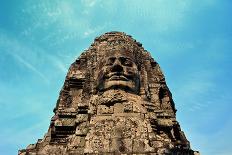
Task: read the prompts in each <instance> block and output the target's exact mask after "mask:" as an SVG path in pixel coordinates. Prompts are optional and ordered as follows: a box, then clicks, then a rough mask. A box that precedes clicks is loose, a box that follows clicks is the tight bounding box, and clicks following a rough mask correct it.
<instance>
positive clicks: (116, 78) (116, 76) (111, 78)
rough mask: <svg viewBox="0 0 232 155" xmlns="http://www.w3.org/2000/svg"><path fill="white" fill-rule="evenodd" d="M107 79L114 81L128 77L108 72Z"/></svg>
mask: <svg viewBox="0 0 232 155" xmlns="http://www.w3.org/2000/svg"><path fill="white" fill-rule="evenodd" d="M107 79H108V80H115V81H128V78H127V77H126V76H125V75H124V74H108V76H107Z"/></svg>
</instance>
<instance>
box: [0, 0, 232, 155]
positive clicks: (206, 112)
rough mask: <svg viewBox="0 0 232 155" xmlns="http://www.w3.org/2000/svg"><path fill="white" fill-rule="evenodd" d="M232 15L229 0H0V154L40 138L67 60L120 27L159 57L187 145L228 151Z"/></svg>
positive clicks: (218, 153) (222, 154)
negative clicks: (95, 40)
mask: <svg viewBox="0 0 232 155" xmlns="http://www.w3.org/2000/svg"><path fill="white" fill-rule="evenodd" d="M231 16H232V1H231V0H150V1H149V0H63V1H62V0H50V1H49V0H43V1H34V0H23V1H19V0H15V1H13V0H5V1H1V5H0V70H1V71H0V109H1V113H0V115H1V116H0V124H1V128H0V154H3V155H11V154H17V151H18V149H22V148H25V147H26V146H27V145H28V144H30V143H35V142H36V141H37V139H39V138H42V137H43V135H44V134H45V133H46V131H47V129H48V126H49V122H50V118H51V117H52V116H53V112H52V110H53V108H54V107H55V104H56V100H57V99H58V95H59V91H60V89H61V87H62V85H63V82H64V78H65V75H66V73H67V69H68V67H69V66H70V64H71V63H72V62H74V60H75V59H76V58H77V57H78V56H79V55H80V53H81V52H82V51H84V50H85V49H87V48H88V47H89V46H90V44H91V43H92V42H93V40H94V38H95V37H96V36H99V35H101V34H102V33H105V32H108V31H124V32H126V33H127V34H130V35H132V36H133V37H134V38H135V39H136V40H138V41H139V42H141V43H142V44H143V46H144V48H145V49H147V50H148V51H149V52H151V54H152V56H153V57H154V59H155V60H156V61H157V62H158V63H159V64H160V66H161V69H162V70H163V72H164V74H165V77H166V80H167V84H168V86H169V88H170V90H171V92H172V94H173V99H174V101H175V105H176V108H177V110H178V111H177V119H178V121H179V122H180V125H181V128H182V130H183V131H184V132H185V134H186V136H187V138H188V140H189V141H190V142H191V146H192V148H193V149H194V150H199V151H200V152H201V154H202V155H214V154H215V155H231V154H232V147H231V145H232V142H231V141H232V140H231V139H232V133H231V131H232V114H231V109H232V105H231V104H232V103H231V101H232V95H231V93H232V91H231V87H232V83H231V81H230V79H232V73H231V68H232V64H231V60H232V54H231V52H232V20H231Z"/></svg>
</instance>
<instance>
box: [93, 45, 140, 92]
mask: <svg viewBox="0 0 232 155" xmlns="http://www.w3.org/2000/svg"><path fill="white" fill-rule="evenodd" d="M99 64H100V65H99V72H98V79H97V80H98V84H97V89H98V91H106V90H109V89H121V90H124V91H126V92H131V93H135V94H137V93H138V92H139V87H140V78H139V71H138V67H137V65H136V61H135V57H134V56H133V54H132V53H131V52H130V51H127V50H126V49H125V48H115V49H111V50H109V51H107V52H106V55H105V57H104V58H102V59H101V62H99Z"/></svg>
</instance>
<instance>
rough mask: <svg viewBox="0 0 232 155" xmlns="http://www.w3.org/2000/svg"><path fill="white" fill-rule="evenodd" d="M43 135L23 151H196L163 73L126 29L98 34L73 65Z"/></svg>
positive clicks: (190, 154)
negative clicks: (183, 130) (179, 117)
mask: <svg viewBox="0 0 232 155" xmlns="http://www.w3.org/2000/svg"><path fill="white" fill-rule="evenodd" d="M54 113H55V115H54V117H53V118H52V119H51V124H50V127H49V129H48V132H47V133H46V135H45V136H44V138H43V139H42V140H38V142H37V143H36V144H33V145H32V144H31V145H29V146H28V147H27V148H26V149H24V150H20V151H19V154H20V155H33V154H38V155H45V154H49V155H56V154H57V155H58V154H59V155H62V154H70V155H74V154H109V155H110V154H141V155H142V154H150V155H162V154H176V155H177V154H178V155H194V154H195V155H196V154H199V152H194V151H192V150H191V148H190V144H189V141H188V140H187V139H186V137H185V135H184V132H182V131H181V129H180V125H179V123H178V122H177V121H176V115H175V113H176V109H175V106H174V102H173V100H172V95H171V92H170V91H169V89H168V87H167V85H166V82H165V78H164V75H163V74H162V72H161V70H160V67H159V65H158V64H157V62H156V61H155V60H154V59H153V58H152V57H151V56H150V53H149V52H147V51H146V50H144V49H143V47H142V44H141V43H139V42H136V40H134V39H133V38H132V37H131V36H128V35H126V34H125V33H122V32H109V33H106V34H103V35H102V36H100V37H98V38H96V39H95V41H94V43H93V44H92V45H91V46H90V47H89V49H88V50H86V51H85V52H83V53H82V54H81V56H80V57H79V58H78V59H77V60H76V61H75V62H74V63H73V64H72V65H71V67H70V68H69V71H68V74H67V76H66V79H65V82H64V86H63V88H62V90H61V92H60V96H59V99H58V101H57V104H56V107H55V109H54Z"/></svg>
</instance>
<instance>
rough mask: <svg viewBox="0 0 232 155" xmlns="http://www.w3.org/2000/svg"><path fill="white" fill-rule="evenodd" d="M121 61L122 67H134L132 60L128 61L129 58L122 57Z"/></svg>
mask: <svg viewBox="0 0 232 155" xmlns="http://www.w3.org/2000/svg"><path fill="white" fill-rule="evenodd" d="M120 61H121V63H122V65H124V66H128V67H132V66H133V62H132V61H131V60H130V59H128V58H125V57H121V58H120Z"/></svg>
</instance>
